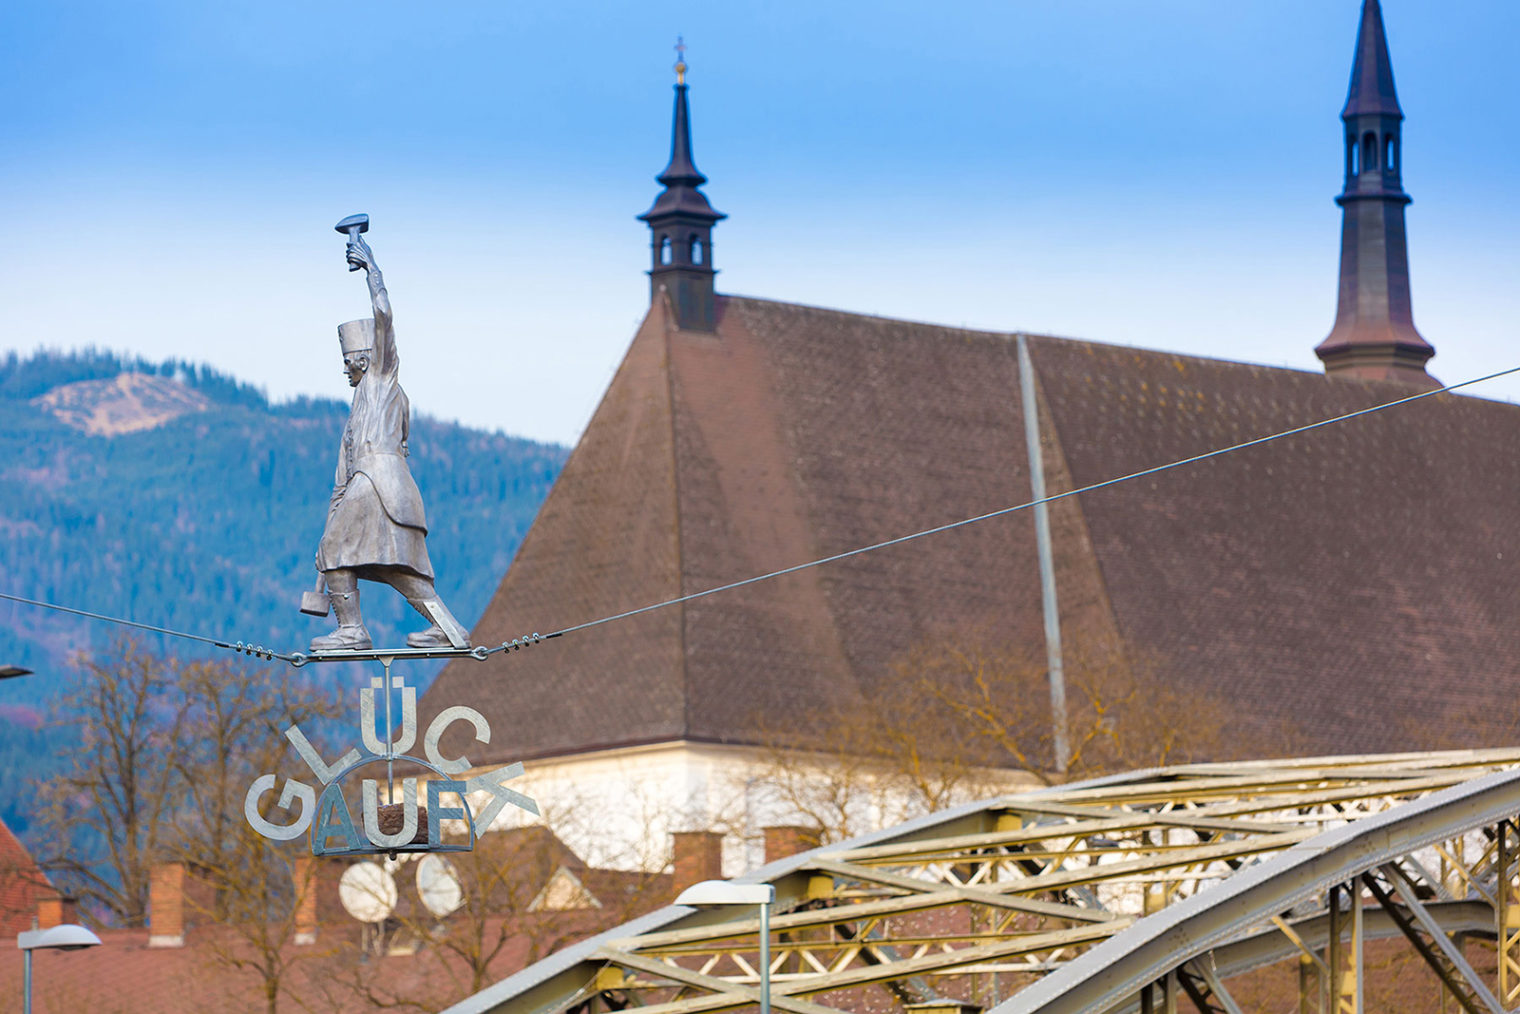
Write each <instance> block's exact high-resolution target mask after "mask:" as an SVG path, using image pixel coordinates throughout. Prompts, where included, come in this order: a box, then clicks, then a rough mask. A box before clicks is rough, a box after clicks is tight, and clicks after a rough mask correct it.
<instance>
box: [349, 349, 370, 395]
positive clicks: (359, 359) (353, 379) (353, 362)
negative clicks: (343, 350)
mask: <svg viewBox="0 0 1520 1014" xmlns="http://www.w3.org/2000/svg"><path fill="white" fill-rule="evenodd" d="M367 369H369V353H368V352H350V353H349V354H348V355H346V356H344V357H343V372H344V373H347V374H348V386H349V387H358V386H359V381H360V379H362V378H363V376H364V371H365V370H367Z"/></svg>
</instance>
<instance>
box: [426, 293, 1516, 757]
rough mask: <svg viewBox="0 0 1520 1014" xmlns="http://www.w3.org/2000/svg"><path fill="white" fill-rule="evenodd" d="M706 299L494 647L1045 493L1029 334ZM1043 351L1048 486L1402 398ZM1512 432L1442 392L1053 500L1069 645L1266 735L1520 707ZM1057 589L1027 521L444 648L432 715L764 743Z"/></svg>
mask: <svg viewBox="0 0 1520 1014" xmlns="http://www.w3.org/2000/svg"><path fill="white" fill-rule="evenodd" d="M719 311H720V320H719V324H718V329H717V333H716V334H701V333H695V332H689V331H680V330H677V329H675V328H673V327H671V326H668V324H667V311H666V309H665V308H664V307H663V306H662V305H660V304H659V303H657V304H656V305H655V307H654V308H653V309H652V310H651V312H650V314H649V316H648V317H647V318H646V320H645V322H644V324H643V325H642V327H641V328H640V329H639V331H638V334H637V335H636V336H635V338H634V341H633V344H632V346H631V347H630V349H629V351H628V354H627V356H626V357H625V359H624V361H623V364H622V366H621V367H620V368H619V370H618V372H617V375H616V376H615V377H614V379H613V381H612V384H611V386H610V387H609V389H608V391H607V393H606V395H605V397H604V398H603V401H602V403H601V405H600V407H599V408H598V410H597V412H596V414H595V416H594V417H593V419H592V421H591V424H590V425H589V426H588V428H587V430H586V432H585V435H584V436H583V437H582V439H581V441H580V443H579V445H578V446H577V447H576V449H575V451H574V452H573V453H572V455H571V457H570V459H569V461H568V462H567V464H566V466H565V468H564V471H563V473H562V475H561V477H560V479H559V481H558V483H557V484H556V485H555V487H554V489H553V490H552V491H551V493H550V495H549V497H548V499H547V500H546V502H545V503H544V506H543V508H542V509H541V511H540V513H539V517H538V519H537V520H536V522H535V524H534V526H533V528H532V529H531V530H530V532H529V533H528V535H527V537H526V538H525V539H524V541H523V544H522V547H521V549H520V550H519V552H518V555H517V558H516V560H515V561H514V562H513V565H512V567H511V569H510V570H509V571H508V573H507V575H506V576H505V578H504V579H503V581H502V583H501V586H500V588H499V589H498V591H497V593H496V595H495V597H494V598H493V600H492V602H491V603H490V606H489V607H488V608H487V610H486V612H485V614H484V616H483V618H482V620H481V621H480V623H479V624H478V626H477V628H476V630H475V632H474V637H475V641H476V643H493V642H497V643H499V642H500V641H503V640H507V639H510V638H512V637H516V636H520V635H521V634H523V633H525V632H527V631H531V630H534V629H538V630H540V631H544V632H547V631H549V630H552V629H557V628H562V627H565V626H569V625H572V624H577V623H582V622H585V621H588V620H592V619H596V618H599V617H602V616H607V615H609V614H613V613H617V612H619V611H622V610H626V609H632V608H636V607H639V606H643V605H647V604H650V603H653V602H658V601H661V600H664V599H668V598H673V597H675V596H678V595H682V594H687V593H691V592H695V591H700V590H703V589H706V588H710V587H713V586H715V585H719V584H722V583H725V582H729V581H734V580H738V579H742V578H746V577H750V576H753V575H756V574H760V573H764V572H766V571H771V570H775V569H778V568H781V567H786V566H789V565H792V564H797V563H801V562H804V561H807V560H811V559H816V558H819V557H823V556H828V555H830V554H834V553H839V552H842V551H845V550H849V549H853V548H856V547H858V546H862V545H865V544H868V543H871V542H874V541H877V540H882V539H887V538H891V537H893V536H897V535H902V534H905V533H908V532H912V531H916V530H919V529H923V528H928V527H931V526H934V525H940V524H944V523H946V522H950V521H954V520H957V519H960V518H965V517H969V516H973V515H977V514H981V513H983V512H986V511H990V510H995V509H997V508H1000V507H1004V506H1007V505H1010V504H1016V503H1019V502H1022V501H1024V500H1026V499H1028V497H1029V494H1030V482H1029V475H1028V466H1027V457H1026V452H1025V435H1024V427H1023V421H1022V407H1021V403H1020V395H1019V375H1018V364H1017V355H1016V347H1015V341H1014V336H1013V335H1010V334H1000V333H992V332H981V331H969V330H964V329H957V328H946V327H938V326H933V325H928V324H918V323H911V322H905V321H895V320H886V319H882V318H877V317H867V316H862V315H858V314H849V313H840V312H835V311H829V310H821V309H814V308H809V307H802V306H796V305H790V304H786V303H777V302H769V301H764V300H757V299H748V298H738V297H723V298H722V299H721V300H720V306H719ZM1029 345H1030V353H1031V357H1032V361H1033V368H1034V373H1035V381H1036V386H1037V390H1038V392H1039V399H1040V404H1039V410H1040V415H1041V419H1042V430H1043V441H1044V449H1045V467H1046V472H1047V482H1048V485H1049V487H1050V489H1051V491H1052V492H1057V491H1061V490H1064V489H1069V488H1072V487H1073V486H1080V485H1085V484H1088V483H1092V482H1095V481H1099V480H1102V479H1108V478H1111V477H1114V476H1118V475H1122V474H1125V473H1128V472H1132V471H1135V470H1137V469H1140V468H1144V467H1146V466H1150V465H1157V464H1161V463H1164V462H1167V461H1172V460H1176V459H1179V458H1182V457H1186V456H1188V455H1192V454H1197V453H1199V452H1201V451H1206V450H1212V449H1214V448H1218V447H1222V446H1225V445H1229V444H1232V443H1236V442H1238V441H1241V440H1245V439H1248V438H1252V437H1257V436H1262V435H1265V434H1269V433H1273V432H1276V431H1279V430H1283V429H1287V428H1289V427H1292V426H1297V425H1301V424H1303V423H1306V422H1311V421H1315V420H1319V419H1323V418H1327V417H1329V416H1334V415H1337V414H1341V413H1344V412H1347V411H1350V410H1353V409H1357V408H1362V407H1365V406H1368V405H1372V404H1377V403H1380V402H1386V401H1390V400H1393V399H1395V398H1398V397H1402V396H1405V395H1407V394H1408V393H1409V390H1408V389H1407V388H1404V387H1400V386H1397V385H1393V384H1386V383H1373V382H1363V381H1356V380H1347V379H1343V378H1331V377H1325V376H1323V375H1321V374H1317V373H1307V372H1301V371H1297V370H1288V369H1276V368H1270V367H1259V366H1248V365H1243V364H1239V363H1232V362H1225V361H1220V360H1210V359H1204V358H1199V357H1191V356H1177V355H1171V354H1168V353H1161V352H1151V351H1145V350H1140V349H1133V348H1126V347H1118V346H1110V345H1101V344H1097V343H1092V342H1082V341H1072V340H1066V339H1058V338H1048V337H1040V336H1031V337H1030V338H1029ZM1512 435H1513V436H1517V437H1520V408H1517V407H1515V406H1512V405H1508V404H1502V403H1498V402H1490V401H1483V400H1479V399H1474V398H1467V397H1454V396H1442V397H1440V398H1437V399H1432V400H1429V401H1425V402H1422V403H1419V404H1417V405H1412V406H1407V407H1403V408H1399V409H1395V410H1392V411H1389V412H1386V413H1379V414H1377V415H1375V416H1373V417H1370V418H1366V419H1362V420H1358V421H1355V422H1350V423H1346V424H1343V425H1339V426H1336V427H1332V428H1328V429H1324V430H1320V431H1317V432H1315V433H1312V434H1306V435H1304V436H1301V437H1296V438H1292V439H1290V440H1286V441H1283V442H1280V443H1276V444H1272V445H1270V446H1266V447H1261V448H1256V449H1252V450H1249V451H1244V452H1240V453H1237V454H1232V455H1229V456H1227V457H1224V458H1221V459H1216V460H1212V461H1209V462H1205V463H1201V464H1198V465H1195V466H1190V467H1188V468H1184V469H1179V470H1177V471H1174V472H1169V473H1167V474H1165V475H1159V476H1156V477H1153V478H1147V479H1144V480H1139V481H1136V482H1131V483H1126V484H1123V485H1120V486H1116V487H1112V488H1109V489H1105V490H1103V491H1100V492H1096V493H1092V494H1086V495H1084V496H1082V497H1080V498H1074V499H1070V500H1065V501H1062V502H1060V503H1058V504H1056V505H1055V506H1054V507H1053V509H1052V523H1053V528H1054V535H1055V548H1056V562H1057V569H1058V585H1059V594H1060V601H1061V612H1062V623H1063V627H1064V628H1065V629H1066V630H1067V631H1068V632H1069V633H1068V637H1069V638H1071V639H1072V640H1073V641H1074V642H1076V643H1075V644H1074V647H1076V648H1078V649H1080V647H1081V643H1080V642H1081V641H1082V639H1084V638H1087V639H1092V640H1098V641H1101V640H1104V639H1112V638H1114V637H1115V636H1116V635H1117V636H1119V637H1122V639H1123V642H1124V643H1125V645H1126V646H1127V647H1129V648H1132V649H1137V650H1140V651H1144V652H1147V653H1150V654H1152V655H1154V656H1155V657H1156V658H1158V659H1159V660H1160V670H1161V672H1162V673H1163V674H1164V675H1165V677H1166V678H1167V679H1168V680H1170V681H1172V682H1173V683H1174V685H1175V687H1176V688H1178V689H1180V690H1181V691H1183V692H1184V693H1186V692H1188V691H1190V690H1194V689H1196V690H1198V691H1207V692H1211V693H1215V694H1218V695H1222V696H1223V697H1224V698H1226V699H1228V700H1230V701H1231V702H1233V706H1234V707H1235V708H1236V709H1237V710H1238V711H1239V713H1240V715H1241V716H1242V717H1243V719H1244V720H1245V721H1246V722H1247V723H1248V724H1254V725H1255V726H1257V727H1258V729H1259V730H1262V731H1264V732H1266V733H1267V734H1268V735H1270V730H1271V729H1272V728H1276V727H1279V726H1281V725H1283V724H1285V721H1286V723H1288V724H1292V725H1294V726H1296V727H1297V728H1298V730H1299V732H1300V733H1301V734H1302V735H1304V736H1305V737H1306V739H1305V741H1304V742H1303V743H1300V744H1298V745H1301V746H1303V747H1305V748H1307V749H1321V750H1336V751H1355V750H1388V749H1394V748H1397V747H1399V746H1400V745H1402V744H1404V743H1408V742H1411V739H1412V738H1413V736H1414V732H1413V730H1412V728H1411V726H1412V723H1414V722H1416V721H1417V720H1418V716H1421V715H1429V714H1430V713H1431V712H1432V710H1433V709H1441V708H1451V709H1454V710H1457V711H1462V712H1469V711H1479V710H1481V709H1485V708H1492V709H1499V708H1507V707H1508V702H1509V701H1511V700H1512V699H1513V696H1514V694H1515V691H1516V689H1517V685H1520V671H1517V670H1520V662H1517V658H1520V653H1517V650H1516V649H1517V648H1520V643H1517V642H1520V634H1517V633H1516V629H1515V626H1514V624H1513V623H1512V622H1511V617H1512V616H1513V615H1514V613H1515V607H1516V605H1517V601H1516V599H1517V595H1516V592H1517V590H1520V580H1517V572H1516V570H1515V566H1516V560H1515V556H1516V554H1520V547H1517V546H1516V545H1515V543H1516V541H1517V536H1520V517H1517V514H1516V511H1515V509H1514V506H1513V505H1514V504H1515V503H1516V502H1520V462H1517V461H1516V460H1515V456H1514V455H1513V453H1512V452H1511V450H1510V448H1512V447H1513V446H1514V445H1515V441H1514V440H1513V439H1511V436H1512ZM1506 555H1507V556H1508V559H1506ZM1039 596H1040V593H1039V579H1038V572H1037V568H1036V555H1035V544H1034V535H1033V528H1032V524H1031V522H1030V520H1029V517H1028V515H1024V514H1016V515H1012V516H1008V517H1004V518H1001V519H998V520H995V521H991V522H987V523H983V524H978V525H973V526H969V527H965V528H961V529H957V530H955V531H952V532H947V533H945V534H942V535H937V536H935V537H933V538H932V539H927V540H922V541H917V542H914V543H910V544H907V545H902V546H898V547H894V548H891V549H886V550H882V551H879V552H874V553H870V554H867V555H864V556H859V557H854V558H851V559H848V560H844V561H841V562H838V563H834V564H830V565H828V566H826V567H821V568H816V569H812V570H808V571H805V572H802V573H799V574H795V575H791V576H787V577H783V578H778V579H775V580H772V581H768V582H765V583H762V584H759V585H754V586H749V587H746V588H742V589H739V590H736V591H733V592H727V593H724V594H722V595H716V596H713V597H710V598H703V599H700V600H697V601H694V602H690V603H688V604H686V605H684V606H677V607H672V608H668V609H663V610H660V611H656V612H653V613H647V614H643V615H640V616H637V617H633V618H630V619H626V620H620V621H618V622H615V623H611V624H607V625H605V626H600V627H596V628H593V629H589V630H585V631H580V632H577V633H575V634H573V635H570V636H567V637H565V638H563V639H560V640H555V641H552V642H549V643H547V644H545V645H542V646H539V647H535V648H533V649H532V650H530V651H527V652H516V653H509V654H503V655H498V656H493V658H492V659H491V660H489V661H488V662H485V663H479V662H476V661H474V660H469V661H464V662H456V663H453V664H451V665H450V666H449V667H448V668H446V669H445V670H444V672H443V673H442V674H441V675H440V676H439V678H438V679H437V680H436V681H435V683H434V684H433V686H432V688H431V689H430V690H429V692H428V694H427V695H426V696H425V698H424V702H423V706H422V707H423V711H424V713H425V714H424V716H423V720H424V721H425V720H426V717H427V714H428V713H432V712H436V711H437V710H439V709H440V708H442V707H444V706H446V705H449V704H468V705H470V706H472V707H476V708H479V709H481V710H482V711H483V712H485V714H486V716H487V718H488V719H489V721H490V723H491V727H492V730H493V733H494V735H493V739H492V743H491V745H490V747H489V748H488V749H487V750H482V749H480V748H479V747H474V748H473V749H472V750H471V757H472V759H473V760H474V761H475V762H476V763H488V762H494V761H497V760H507V759H518V758H531V757H535V756H554V755H564V754H570V753H579V752H583V751H587V750H591V749H595V748H599V747H610V746H622V745H634V744H639V743H646V742H653V741H668V740H679V739H688V740H701V741H712V742H730V743H755V742H759V741H762V739H761V728H760V726H761V723H762V722H763V721H764V716H765V715H767V714H770V715H786V714H789V713H792V709H794V708H796V706H797V705H798V702H803V701H805V702H808V703H809V705H810V706H811V705H814V704H816V703H818V702H830V701H845V702H847V701H849V700H850V699H852V698H853V697H856V696H858V695H864V694H870V693H871V692H872V689H873V686H875V685H876V683H877V681H879V680H880V679H882V678H883V675H884V673H885V672H886V671H887V668H888V667H889V665H890V664H891V663H892V661H893V660H894V659H898V658H901V657H903V655H904V653H905V652H907V651H909V650H910V649H911V648H913V647H914V646H915V645H918V644H922V643H924V642H925V641H929V640H933V639H935V638H940V637H953V636H956V635H957V632H958V631H964V630H968V629H978V628H981V629H986V628H993V629H996V630H998V631H999V632H1000V634H1001V636H1003V637H1006V638H1007V639H1009V640H1010V641H1015V642H1017V641H1021V640H1022V641H1025V642H1030V643H1039V639H1040V637H1041V634H1040V630H1041V625H1040V624H1041V620H1040V599H1039ZM503 688H509V689H508V690H506V691H505V692H503ZM459 731H460V730H455V732H456V733H458V732H459ZM446 752H447V751H446ZM477 753H479V754H481V755H482V756H479V757H477V756H476V754H477ZM485 754H491V755H492V756H489V757H488V756H484V755H485Z"/></svg>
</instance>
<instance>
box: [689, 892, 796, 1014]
mask: <svg viewBox="0 0 1520 1014" xmlns="http://www.w3.org/2000/svg"><path fill="white" fill-rule="evenodd" d="M775 900H776V889H775V888H774V887H773V886H771V885H770V884H736V883H734V882H733V881H732V880H703V881H701V882H700V883H696V884H692V885H691V886H690V887H688V888H687V889H686V890H684V891H682V892H681V893H680V894H679V895H677V896H676V904H677V905H689V906H691V907H692V908H707V907H713V906H717V905H759V906H760V1014H771V902H773V901H775Z"/></svg>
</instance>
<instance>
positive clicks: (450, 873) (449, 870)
mask: <svg viewBox="0 0 1520 1014" xmlns="http://www.w3.org/2000/svg"><path fill="white" fill-rule="evenodd" d="M417 895H418V896H419V897H420V898H421V899H422V904H423V907H424V908H426V909H427V910H428V911H429V912H431V913H433V915H435V916H437V917H438V918H439V919H442V918H443V917H444V916H446V915H448V914H449V913H451V912H453V911H454V910H456V909H457V908H459V906H460V905H463V904H464V886H463V885H462V884H460V883H459V873H458V871H456V870H455V869H454V864H453V863H451V862H449V861H448V860H447V859H445V858H444V857H443V856H431V855H430V856H423V857H422V862H420V863H418V864H417Z"/></svg>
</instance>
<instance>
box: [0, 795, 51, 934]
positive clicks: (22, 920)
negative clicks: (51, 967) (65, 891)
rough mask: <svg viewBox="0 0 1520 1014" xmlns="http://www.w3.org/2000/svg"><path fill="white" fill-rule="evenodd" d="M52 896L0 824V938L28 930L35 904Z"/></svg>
mask: <svg viewBox="0 0 1520 1014" xmlns="http://www.w3.org/2000/svg"><path fill="white" fill-rule="evenodd" d="M55 894H56V892H55V891H54V890H53V885H52V884H51V883H50V882H49V881H48V879H47V876H46V875H45V874H43V872H42V871H41V870H40V869H38V868H37V864H36V863H34V862H33V861H32V857H31V856H30V855H28V854H27V851H26V849H25V848H24V847H23V846H22V844H21V842H19V841H17V840H16V836H15V835H14V834H12V833H11V830H10V828H8V827H6V826H5V825H4V824H3V823H0V938H4V937H14V936H15V935H16V934H18V933H20V932H22V931H23V930H28V929H31V928H32V916H33V915H35V914H36V911H37V902H38V900H39V899H40V898H42V897H44V896H48V897H51V896H54V895H55Z"/></svg>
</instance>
